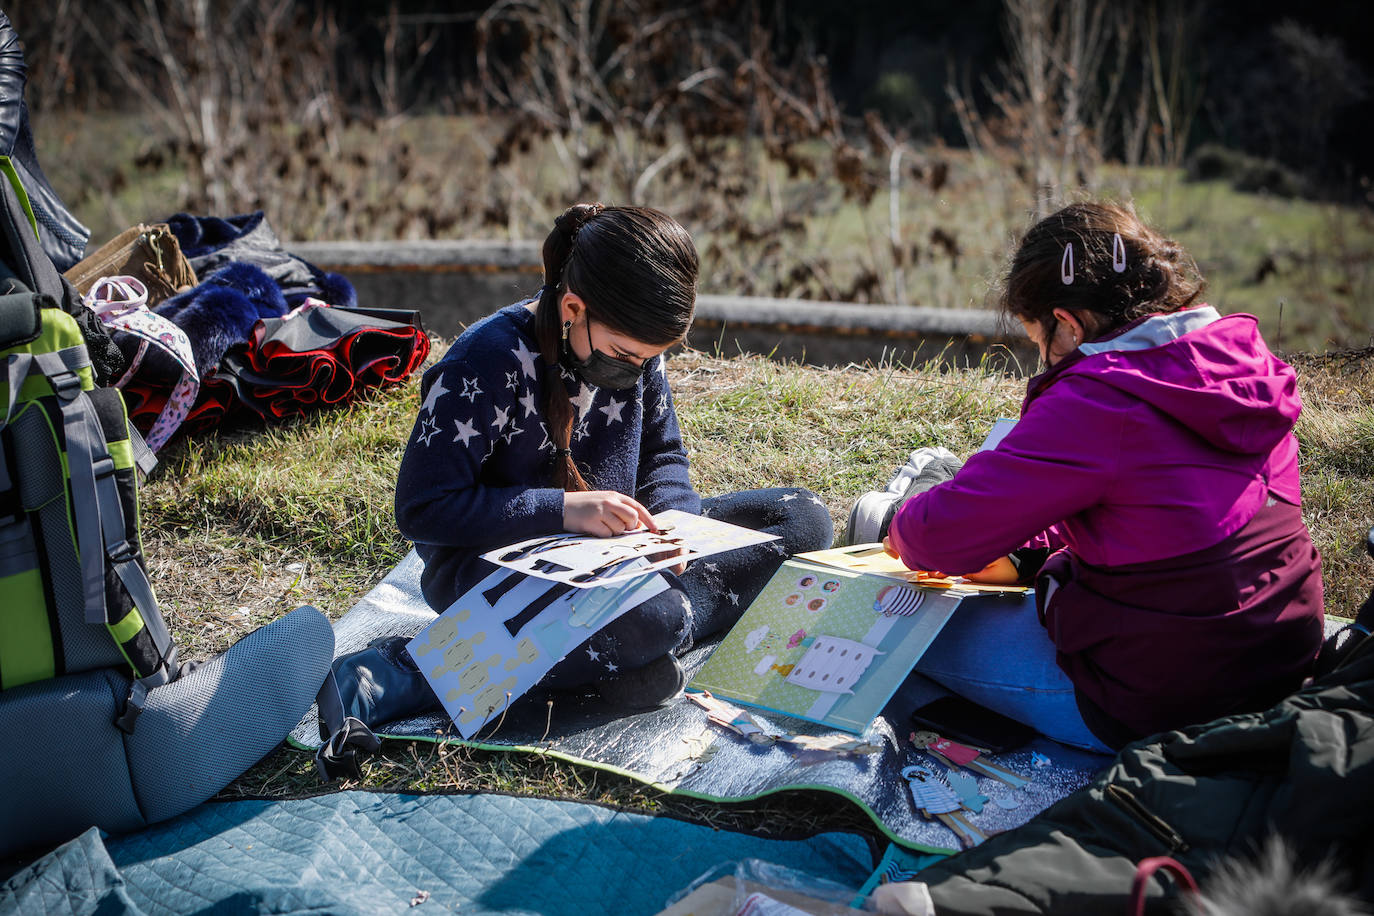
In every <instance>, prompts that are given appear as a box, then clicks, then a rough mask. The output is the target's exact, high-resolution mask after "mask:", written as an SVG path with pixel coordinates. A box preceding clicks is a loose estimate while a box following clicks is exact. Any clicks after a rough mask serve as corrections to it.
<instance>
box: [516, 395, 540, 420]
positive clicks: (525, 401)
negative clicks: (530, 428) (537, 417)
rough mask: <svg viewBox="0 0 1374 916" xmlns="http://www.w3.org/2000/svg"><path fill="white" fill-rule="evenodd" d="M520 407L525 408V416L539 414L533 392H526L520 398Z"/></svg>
mask: <svg viewBox="0 0 1374 916" xmlns="http://www.w3.org/2000/svg"><path fill="white" fill-rule="evenodd" d="M520 406H521V407H523V408H525V416H527V417H528V416H529V415H530V414H532V413H537V412H538V410H539V408H538V407H537V406H536V405H535V403H534V392H533V391H526V392H525V393H524V394H522V395H521V396H520Z"/></svg>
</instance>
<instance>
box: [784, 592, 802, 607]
mask: <svg viewBox="0 0 1374 916" xmlns="http://www.w3.org/2000/svg"><path fill="white" fill-rule="evenodd" d="M801 600H802V595H801V592H793V593H792V594H790V595H788V596H787V597H786V598H784V599H782V603H783V604H785V605H787V606H788V607H795V606H796V604H797V602H799V601H801Z"/></svg>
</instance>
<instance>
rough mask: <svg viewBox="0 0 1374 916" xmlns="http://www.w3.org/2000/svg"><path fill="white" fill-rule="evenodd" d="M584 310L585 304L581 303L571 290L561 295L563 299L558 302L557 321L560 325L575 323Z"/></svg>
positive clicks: (579, 298) (580, 298) (585, 308)
mask: <svg viewBox="0 0 1374 916" xmlns="http://www.w3.org/2000/svg"><path fill="white" fill-rule="evenodd" d="M586 310H587V303H585V302H583V301H582V297H580V296H578V295H577V293H575V292H573V291H572V290H568V291H567V292H565V293H563V298H562V299H559V300H558V320H559V322H560V323H566V322H569V321H571V322H576V321H577V319H578V317H579V316H580V315H581V314H582V313H583V312H585V311H586Z"/></svg>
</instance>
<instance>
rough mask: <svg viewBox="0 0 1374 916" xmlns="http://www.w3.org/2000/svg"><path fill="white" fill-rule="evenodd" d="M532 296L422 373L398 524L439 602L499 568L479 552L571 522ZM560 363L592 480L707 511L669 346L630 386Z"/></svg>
mask: <svg viewBox="0 0 1374 916" xmlns="http://www.w3.org/2000/svg"><path fill="white" fill-rule="evenodd" d="M529 305H530V302H528V301H527V302H518V303H516V304H515V305H511V306H507V307H506V308H504V309H502V310H501V311H499V312H497V313H495V314H494V315H489V316H487V317H486V318H484V319H482V320H481V321H479V322H477V323H476V324H474V325H473V326H472V327H470V328H468V329H467V331H465V332H464V333H463V335H462V336H461V337H459V338H458V340H457V341H455V342H454V344H453V346H452V347H451V348H450V349H449V351H448V353H447V354H445V356H444V358H443V359H442V360H441V361H440V362H439V363H438V364H436V365H435V366H433V367H432V368H430V369H429V371H427V372H426V373H425V375H424V378H423V379H422V381H421V383H420V393H421V397H422V398H423V400H422V402H421V405H420V411H419V416H418V417H417V418H416V420H415V428H414V430H413V431H412V432H411V434H410V442H409V443H408V444H407V445H406V450H405V455H404V456H403V457H402V458H401V470H400V474H399V476H398V478H397V481H396V523H397V525H398V526H399V528H400V530H401V534H403V535H404V536H405V537H407V538H409V539H410V540H411V541H413V542H414V543H415V549H416V551H417V552H418V553H419V554H420V556H421V557H422V558H423V559H424V561H425V571H424V574H423V577H422V579H421V588H422V591H423V592H424V595H425V600H426V601H427V602H428V603H429V604H430V606H431V607H433V608H434V609H435V610H440V611H442V610H443V609H444V608H446V607H448V606H449V605H450V604H451V603H452V602H453V601H454V600H456V599H457V597H458V596H459V595H461V594H462V593H463V592H464V591H466V590H467V589H469V588H471V587H472V586H473V585H475V584H476V583H477V582H479V581H481V579H482V578H484V577H485V576H486V575H488V574H489V573H490V572H491V571H492V569H493V568H494V567H493V566H492V565H491V564H490V563H487V562H486V561H485V560H482V559H480V558H479V557H478V554H480V553H482V552H484V551H487V550H490V549H492V548H494V547H500V546H502V545H504V544H510V543H513V542H515V541H521V540H524V539H526V538H530V537H535V536H537V535H541V534H553V533H557V532H560V531H563V530H564V529H563V491H562V490H561V489H559V488H558V487H556V486H553V485H552V484H551V481H552V472H553V467H554V465H553V459H554V451H555V448H556V446H555V445H554V443H553V441H552V438H551V435H550V430H549V428H548V423H547V420H546V418H545V416H544V412H543V403H544V381H545V372H544V366H543V365H542V362H541V359H540V356H539V345H538V343H537V342H536V340H535V336H534V313H533V312H532V311H531V310H530V309H529V308H528V306H529ZM558 371H560V372H561V381H562V383H563V384H564V385H566V386H567V390H568V396H569V397H570V398H571V400H572V403H573V413H574V420H573V434H572V441H571V442H570V443H569V445H570V448H571V451H572V457H573V460H574V461H575V462H577V467H578V469H579V470H580V471H581V472H582V475H583V477H584V478H585V479H586V481H587V483H588V484H589V485H590V486H591V487H592V488H593V489H598V490H615V491H618V492H620V493H624V494H626V495H627V496H633V497H634V498H635V499H637V500H638V501H639V502H640V503H642V504H643V505H644V506H645V507H646V508H647V509H648V510H649V511H650V512H654V513H657V512H662V511H663V510H665V509H681V510H683V511H686V512H691V513H693V514H698V513H700V511H701V498H700V497H699V496H698V495H697V493H696V491H695V490H693V489H692V484H691V482H690V481H689V480H688V477H687V451H686V449H685V448H684V447H683V444H682V434H681V431H680V430H679V429H678V423H677V414H676V412H675V411H674V410H673V400H672V395H671V393H670V392H669V390H668V378H667V375H666V372H665V367H664V362H663V357H661V356H660V357H659V358H658V359H656V360H655V361H654V362H653V363H652V364H651V365H650V368H649V371H647V372H646V373H645V374H644V375H643V377H642V378H640V380H639V381H638V382H636V383H635V386H634V387H633V388H627V389H625V390H623V391H610V390H602V389H598V388H595V387H593V386H591V385H588V384H586V383H585V382H583V381H581V380H580V379H579V378H577V377H576V376H575V375H574V374H573V373H570V372H567V371H563V370H558Z"/></svg>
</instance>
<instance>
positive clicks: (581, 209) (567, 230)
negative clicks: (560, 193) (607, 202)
mask: <svg viewBox="0 0 1374 916" xmlns="http://www.w3.org/2000/svg"><path fill="white" fill-rule="evenodd" d="M604 209H606V208H605V207H603V206H602V205H601V204H573V205H572V206H571V207H569V208H568V209H566V210H564V211H563V213H562V214H561V215H560V216H559V217H558V218H557V219H556V220H554V221H553V225H554V228H555V229H557V230H558V231H559V232H562V233H563V234H564V235H566V236H567V237H568V238H569V239H571V238H574V237H576V235H577V233H578V230H580V229H581V228H582V227H583V226H584V225H585V224H586V222H587V220H589V219H591V218H592V217H593V216H596V215H597V214H598V213H600V212H601V211H602V210H604Z"/></svg>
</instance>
